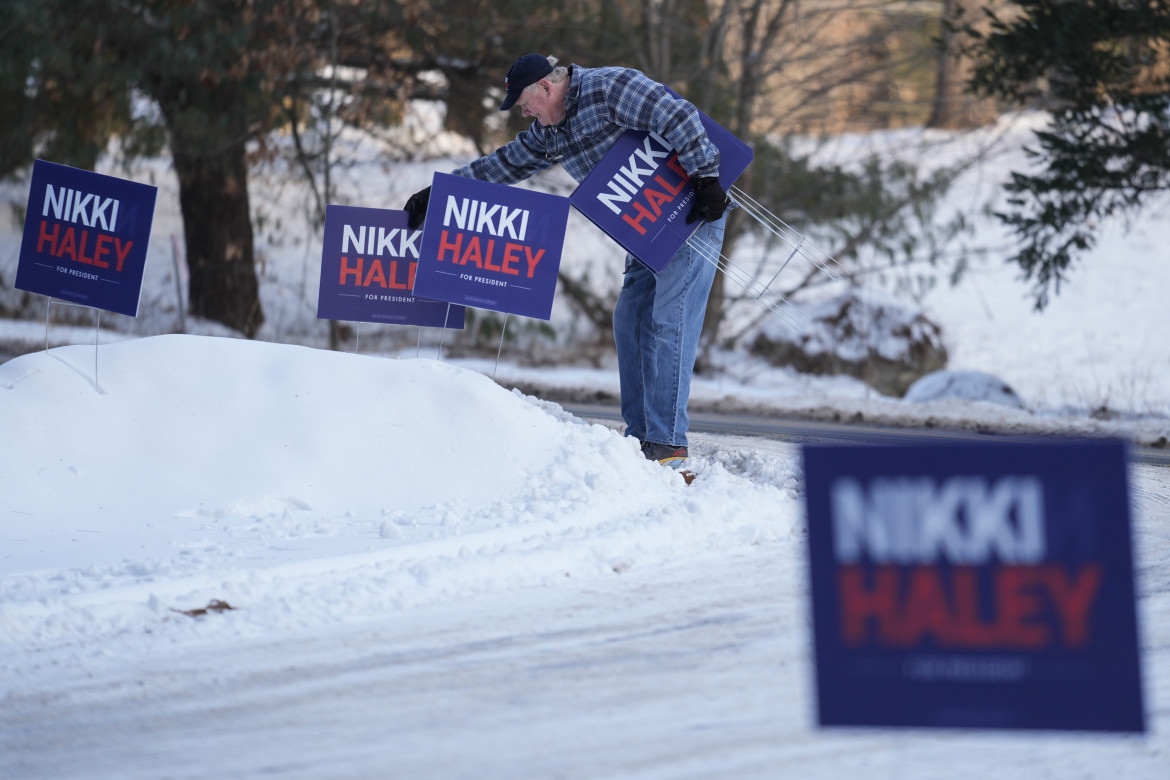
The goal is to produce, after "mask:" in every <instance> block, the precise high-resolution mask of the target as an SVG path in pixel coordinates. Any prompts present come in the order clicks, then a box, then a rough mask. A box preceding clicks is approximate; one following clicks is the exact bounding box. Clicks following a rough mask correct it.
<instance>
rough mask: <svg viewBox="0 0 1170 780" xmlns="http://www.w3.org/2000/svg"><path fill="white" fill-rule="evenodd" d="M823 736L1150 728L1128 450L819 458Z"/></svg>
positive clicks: (815, 568)
mask: <svg viewBox="0 0 1170 780" xmlns="http://www.w3.org/2000/svg"><path fill="white" fill-rule="evenodd" d="M804 473H805V490H806V496H807V499H806V500H807V510H808V532H809V553H810V556H811V561H810V563H811V566H810V574H811V581H812V582H811V584H812V602H813V623H814V635H815V636H814V639H815V644H816V681H817V701H818V710H819V722H820V724H821V725H822V726H920V727H940V728H942V727H949V728H996V729H1071V730H1092V731H1121V732H1141V731H1144V730H1145V722H1144V716H1143V706H1142V687H1141V674H1140V668H1139V655H1138V639H1137V634H1138V631H1137V616H1136V609H1135V603H1134V575H1133V554H1132V549H1131V540H1130V517H1129V501H1128V493H1127V481H1126V453H1125V446H1124V444H1122V443H1120V442H1083V443H1081V442H1078V443H1035V444H1032V443H988V444H978V445H974V446H972V445H942V446H936V445H931V446H921V447H876V446H875V447H844V446H825V447H819V446H806V447H805V448H804Z"/></svg>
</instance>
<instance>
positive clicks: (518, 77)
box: [500, 54, 553, 111]
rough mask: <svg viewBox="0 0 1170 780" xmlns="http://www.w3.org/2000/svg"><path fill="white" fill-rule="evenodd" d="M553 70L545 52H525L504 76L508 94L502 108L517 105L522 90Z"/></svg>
mask: <svg viewBox="0 0 1170 780" xmlns="http://www.w3.org/2000/svg"><path fill="white" fill-rule="evenodd" d="M552 70H553V67H552V65H549V64H548V57H546V56H544V55H543V54H525V55H524V56H523V57H521V58H520V59H518V60H516V61H515V62H513V63H512V67H510V68H508V75H506V76H504V87H505V88H506V89H507V90H508V94H507V95H505V96H504V102H503V103H500V110H501V111H507V110H508V109H509V108H511V107H512V106H514V105H516V101H517V100H519V99H520V93H521V92H523V91H524V90H525V89H526V88H527V87H529V86H531V85H533V84H535V83H536V82H538V81H540V80H541V79H542V78H544V77H545V76H547V75H548V74H550V73H552Z"/></svg>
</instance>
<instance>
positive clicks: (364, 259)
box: [317, 206, 465, 330]
mask: <svg viewBox="0 0 1170 780" xmlns="http://www.w3.org/2000/svg"><path fill="white" fill-rule="evenodd" d="M407 218H408V217H407V214H406V212H405V211H390V210H387V209H372V208H362V207H358V206H328V207H326V209H325V236H324V241H323V243H322V247H321V289H320V292H319V294H318V297H317V318H318V319H330V320H348V321H352V322H379V323H392V324H397V325H420V326H423V327H435V328H443V327H446V328H455V329H457V330H459V329H462V328H463V324H464V314H465V310H464V308H463V307H462V306H452V305H450V304H448V303H441V302H439V301H433V300H427V299H425V298H418V297H415V295H414V294H413V292H412V290H413V289H414V280H415V275H416V269H417V267H418V256H419V240H420V238H421V236H422V233H421V232H420V231H418V230H410V229H409V228H407Z"/></svg>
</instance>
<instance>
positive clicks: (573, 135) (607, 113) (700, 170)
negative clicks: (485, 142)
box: [452, 65, 719, 184]
mask: <svg viewBox="0 0 1170 780" xmlns="http://www.w3.org/2000/svg"><path fill="white" fill-rule="evenodd" d="M626 130H644V131H649V132H655V133H657V134H658V135H660V136H662V137H663V138H665V139H666V141H667V142H668V143H669V144H670V145H671V147H672V148H673V149H674V150H675V151H677V152H678V161H679V164H680V165H682V167H683V169H684V170H686V172H687V173H689V174H691V175H692V176H717V175H718V174H719V150H718V149H717V148H716V147H715V145H714V144H712V143H711V141H710V140H709V139H708V138H707V131H706V130H705V129H703V123H702V121H701V120H700V118H699V112H698V110H697V109H696V108H695V107H694V106H693V105H692V104H691V103H689V102H687V101H685V100H678V99H677V98H675V97H674V96H673V95H671V94H670V93H669V92H668V91H667V90H666V88H665V87H663V86H662V85H661V84H659V83H658V82H656V81H653V80H651V79H650V78H648V77H647V76H645V75H644V74H643V73H641V72H640V71H636V70H632V69H630V68H616V67H610V68H582V67H580V66H577V65H573V66H572V67H571V68H570V69H569V89H568V91H567V92H566V94H565V120H564V121H563V122H561V123H560V124H559V125H555V126H550V127H546V126H544V125H542V124H540V122H539V121H534V122H533V123H532V126H531V127H529V128H528V129H527V130H524V131H522V132H521V133H520V134H519V135H517V136H516V139H515V140H514V141H511V142H510V143H508V144H505V145H504V146H501V147H500V148H499V149H497V150H495V151H494V152H492V153H491V154H488V155H487V156H485V157H481V158H479V159H478V160H475V161H473V162H472V163H471V164H469V165H465V166H463V167H462V168H459V169H457V170H454V171H452V173H454V174H455V175H457V176H466V177H468V178H473V179H482V180H485V181H491V182H495V183H497V184H512V183H514V182H518V181H520V180H521V179H527V178H528V177H529V176H532V175H533V174H535V173H539V172H540V171H543V170H545V169H547V168H551V167H552V166H554V165H556V164H557V163H560V164H561V165H563V166H565V170H566V171H568V172H569V175H571V176H572V177H573V178H574V179H576V180H577V181H578V182H580V181H582V180H583V179H584V178H585V177H586V176H588V175H589V172H590V171H592V170H593V168H594V167H595V166H596V165H597V163H598V162H600V160H601V158H602V157H604V156H605V153H606V152H608V151H609V148H610V147H611V146H613V144H614V142H615V141H617V139H618V138H619V137H620V136H621V134H622V133H624V132H625V131H626Z"/></svg>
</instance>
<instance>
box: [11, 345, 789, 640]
mask: <svg viewBox="0 0 1170 780" xmlns="http://www.w3.org/2000/svg"><path fill="white" fill-rule="evenodd" d="M98 357H99V361H98V366H97V371H98V373H97V382H96V383H95V381H94V369H95V366H94V349H93V347H92V346H91V347H81V346H76V347H64V348H60V349H55V350H52V351H50V352H48V353H45V352H39V353H34V354H30V355H26V356H24V357H22V358H17V359H15V360H12V361H10V362H9V363H6V364H4V365H3V366H0V430H2V431H3V432H4V440H5V443H6V445H7V446H6V447H5V449H4V452H3V454H2V455H0V458H2V459H3V463H2V464H0V495H3V496H4V500H3V511H4V519H5V534H4V536H5V539H4V546H3V552H2V553H0V588H2V589H3V592H4V593H5V600H4V603H3V604H0V636H2V637H3V639H0V643H2V642H21V641H27V640H30V639H33V640H38V639H39V640H46V641H55V640H58V639H65V638H68V637H70V636H76V635H85V636H101V635H105V634H108V633H111V632H122V631H132V632H133V631H143V630H158V624H159V617H160V615H161V616H162V617H164V618H167V621H164V622H169V623H171V624H172V625H175V624H176V623H181V624H186V623H189V622H190V621H188V620H187V619H186V618H178V617H176V616H173V615H172V613H171V609H178V608H182V609H190V608H193V607H201V606H203V605H205V604H206V603H208V602H209V601H211V600H213V599H220V600H223V601H226V602H227V603H228V604H230V605H231V606H232V607H233V608H235V609H234V610H233V613H232V617H233V619H232V620H228V621H221V622H220V623H219V625H222V626H224V628H223V630H233V631H241V632H244V633H252V632H258V631H265V630H269V629H271V628H273V627H277V626H288V625H302V624H315V623H318V622H321V621H331V620H341V619H349V618H353V617H355V616H356V617H360V616H362V615H370V614H377V613H382V612H384V611H385V610H387V609H395V608H400V607H403V606H406V605H413V604H421V603H433V602H441V601H445V600H450V599H455V598H458V597H460V596H461V595H465V594H468V593H475V592H483V591H495V590H501V589H506V588H516V587H524V586H529V585H539V584H541V583H547V582H549V581H553V580H556V579H557V578H562V579H563V578H565V577H581V576H586V577H588V576H597V575H606V574H608V575H612V574H613V573H614V572H621V571H625V570H628V569H629V568H630V567H632V566H636V565H641V564H642V563H643V562H645V561H647V560H650V561H655V560H661V559H666V558H675V557H677V556H680V555H687V554H690V553H694V552H698V551H703V550H711V549H726V548H733V547H737V546H742V545H750V544H753V543H756V542H758V541H760V540H763V539H771V540H775V539H779V538H787V537H789V536H791V535H792V534H793V533H794V531H795V529H797V528H798V525H799V507H798V504H797V501H796V500H795V499H796V485H797V481H796V469H797V466H796V464H794V463H786V464H785V465H784V467H783V468H779V469H777V468H776V467H775V466H771V467H770V470H768V471H767V472H766V473H761V472H760V469H759V468H758V464H755V465H753V464H752V463H751V462H750V457H747V456H744V457H741V456H739V455H737V454H736V453H727V452H723V453H711V454H710V456H708V457H704V456H702V455H700V456H698V457H694V458H692V461H693V464H692V467H693V468H694V469H695V470H696V471H697V472H699V478H698V479H697V480H696V481H695V483H694V484H693V485H691V486H687V485H686V484H685V482H684V481H683V479H682V477H681V476H679V475H678V474H677V473H675V472H673V471H671V470H669V469H664V468H662V467H661V466H658V465H657V464H652V463H649V462H647V461H645V460H644V459H643V458H642V456H641V454H640V453H639V452H638V447H637V443H636V442H634V441H632V440H629V439H626V438H625V437H623V436H620V435H619V434H618V433H616V432H615V431H613V430H611V429H609V428H607V427H604V426H600V425H590V424H586V423H584V422H582V421H581V420H578V419H576V418H574V417H572V416H570V415H568V414H566V413H565V412H563V411H562V410H561V409H560V408H559V407H558V406H556V405H554V404H547V403H542V402H538V401H536V400H534V399H532V398H529V397H525V396H522V395H521V394H519V393H518V392H509V391H507V390H504V389H502V388H500V387H499V386H497V385H496V384H494V383H493V382H492V381H491V380H489V379H487V378H486V377H484V376H482V375H481V374H477V373H474V372H472V371H468V370H464V369H460V368H457V367H454V366H451V365H448V364H444V363H439V362H436V361H432V360H392V359H389V360H388V359H382V358H372V357H362V356H356V355H349V354H342V353H336V352H327V351H321V350H314V349H309V348H305V347H296V346H288V345H277V344H266V343H261V342H247V341H240V340H235V339H219V338H207V337H197V336H159V337H153V338H147V339H141V340H138V341H127V342H123V343H118V344H113V345H108V346H102V347H101V348H100V351H99V353H98ZM729 469H730V470H729ZM753 469H754V471H753ZM732 471H736V472H738V473H739V474H744V473H748V474H751V475H752V477H753V479H752V480H749V479H746V478H744V477H743V476H739V475H737V474H733V473H732ZM236 613H238V615H240V616H241V617H236ZM229 627H230V628H229ZM176 630H178V629H176Z"/></svg>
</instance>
